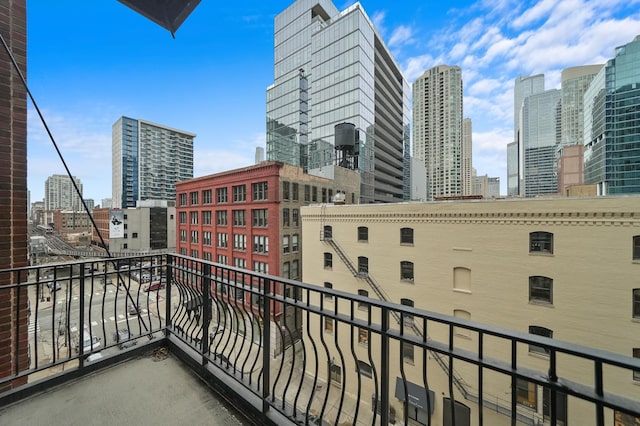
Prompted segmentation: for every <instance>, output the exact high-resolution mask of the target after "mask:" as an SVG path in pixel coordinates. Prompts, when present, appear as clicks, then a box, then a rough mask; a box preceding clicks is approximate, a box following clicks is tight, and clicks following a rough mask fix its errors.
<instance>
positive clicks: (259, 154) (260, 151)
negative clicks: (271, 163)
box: [255, 146, 264, 164]
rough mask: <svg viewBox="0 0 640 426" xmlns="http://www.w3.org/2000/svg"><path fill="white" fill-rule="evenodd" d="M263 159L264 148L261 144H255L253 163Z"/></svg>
mask: <svg viewBox="0 0 640 426" xmlns="http://www.w3.org/2000/svg"><path fill="white" fill-rule="evenodd" d="M263 161H264V148H263V147H261V146H257V147H256V158H255V163H256V164H260V163H261V162H263Z"/></svg>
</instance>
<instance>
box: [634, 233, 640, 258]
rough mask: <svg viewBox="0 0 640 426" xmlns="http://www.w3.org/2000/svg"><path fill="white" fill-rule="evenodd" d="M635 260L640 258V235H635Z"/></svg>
mask: <svg viewBox="0 0 640 426" xmlns="http://www.w3.org/2000/svg"><path fill="white" fill-rule="evenodd" d="M633 260H640V235H634V236H633Z"/></svg>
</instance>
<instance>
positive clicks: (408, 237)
mask: <svg viewBox="0 0 640 426" xmlns="http://www.w3.org/2000/svg"><path fill="white" fill-rule="evenodd" d="M400 244H413V228H401V229H400Z"/></svg>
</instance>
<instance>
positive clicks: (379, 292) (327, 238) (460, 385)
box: [320, 230, 477, 400]
mask: <svg viewBox="0 0 640 426" xmlns="http://www.w3.org/2000/svg"><path fill="white" fill-rule="evenodd" d="M320 240H321V241H324V242H325V243H327V244H329V246H331V248H332V249H333V250H334V251H335V252H336V254H337V255H338V257H339V258H340V260H341V261H342V263H344V265H345V266H346V267H347V269H349V272H351V273H352V274H353V276H354V277H356V278H359V279H362V280H363V281H365V282H366V283H367V284H368V285H369V287H371V288H372V289H373V291H374V292H375V294H376V296H378V299H380V300H383V301H385V302H392V300H391V299H390V298H389V296H388V295H387V294H386V293H385V292H384V290H383V289H382V288H381V287H380V286H379V285H378V284H377V283H376V282H375V281H374V279H373V278H372V277H371V275H370V274H368V273H361V272H359V271H358V270H357V269H356V267H355V266H354V265H353V262H351V260H350V259H349V258H348V257H347V255H346V254H345V252H344V251H343V250H342V248H340V246H339V245H338V243H337V242H336V241H335V240H334V239H333V237H332V235H331V233H330V232H329V233H327V232H326V230H323V231H321V234H320ZM391 315H393V318H394V319H395V320H396V322H397V323H398V324H401V321H402V318H401V316H400V314H399V313H398V312H396V311H391ZM405 324H406V323H405ZM407 326H408V327H409V328H411V330H412V331H413V332H414V333H416V335H418V336H422V335H423V333H422V330H421V329H420V327H418V326H417V325H415V324H414V323H411V324H410V325H409V324H407ZM428 338H429V337H428V336H427V339H428ZM429 352H430V353H431V355H432V356H433V359H435V360H436V362H437V363H438V365H439V366H440V368H442V370H443V371H444V372H445V374H449V365H448V364H447V362H446V361H445V360H444V359H443V357H442V355H440V354H439V353H437V352H434V351H429ZM452 380H453V384H454V385H455V387H456V389H458V391H460V393H461V394H462V396H463V397H464V398H465V399H467V400H476V399H477V398H475V397H474V396H473V395H471V393H470V392H469V391H468V390H467V389H466V387H465V385H464V381H463V379H462V378H461V377H459V376H458V375H457V374H455V372H454V374H453V377H452Z"/></svg>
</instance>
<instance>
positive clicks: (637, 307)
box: [633, 288, 640, 318]
mask: <svg viewBox="0 0 640 426" xmlns="http://www.w3.org/2000/svg"><path fill="white" fill-rule="evenodd" d="M633 317H634V318H640V288H634V289H633Z"/></svg>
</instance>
